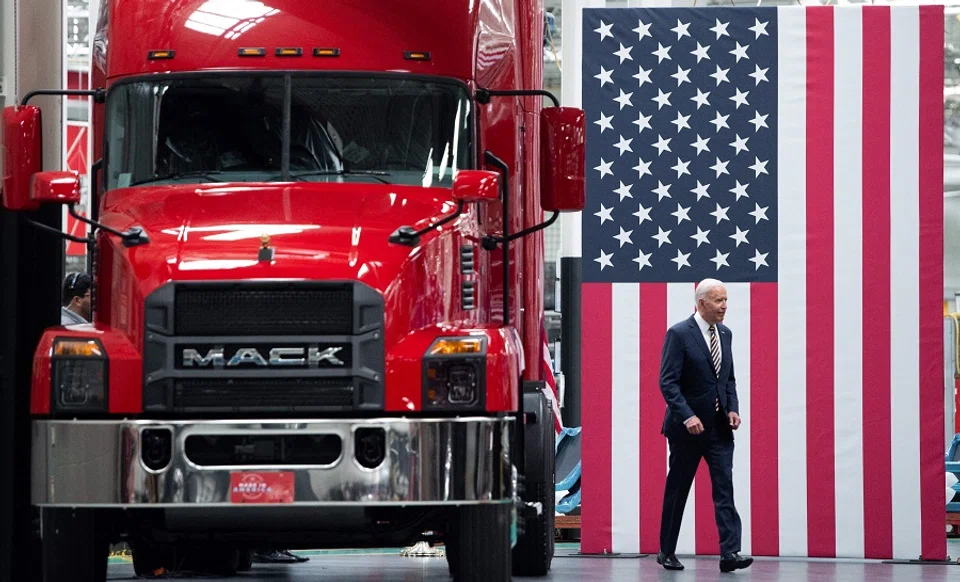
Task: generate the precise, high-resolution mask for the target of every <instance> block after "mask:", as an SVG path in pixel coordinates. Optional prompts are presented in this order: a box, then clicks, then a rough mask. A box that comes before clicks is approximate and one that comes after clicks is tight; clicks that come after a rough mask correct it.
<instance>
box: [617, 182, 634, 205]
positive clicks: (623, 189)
mask: <svg viewBox="0 0 960 582" xmlns="http://www.w3.org/2000/svg"><path fill="white" fill-rule="evenodd" d="M630 188H633V184H624V183H623V182H620V187H619V188H617V189H616V190H614V192H616V193H617V194H619V195H620V202H623V199H624V198H633V194H631V193H630Z"/></svg>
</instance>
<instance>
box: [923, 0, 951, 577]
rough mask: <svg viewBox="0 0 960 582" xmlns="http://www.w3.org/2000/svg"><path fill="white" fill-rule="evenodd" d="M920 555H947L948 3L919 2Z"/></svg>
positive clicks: (925, 556)
mask: <svg viewBox="0 0 960 582" xmlns="http://www.w3.org/2000/svg"><path fill="white" fill-rule="evenodd" d="M919 10H920V257H919V259H920V515H921V518H920V530H921V536H920V537H921V552H922V553H921V555H922V557H923V558H925V559H932V560H941V559H944V558H946V533H945V531H944V513H943V511H944V509H943V471H944V468H943V451H944V443H943V432H942V431H943V423H944V418H943V416H944V410H943V382H944V378H943V312H942V307H941V306H942V301H943V15H944V9H943V6H922V7H920V9H919Z"/></svg>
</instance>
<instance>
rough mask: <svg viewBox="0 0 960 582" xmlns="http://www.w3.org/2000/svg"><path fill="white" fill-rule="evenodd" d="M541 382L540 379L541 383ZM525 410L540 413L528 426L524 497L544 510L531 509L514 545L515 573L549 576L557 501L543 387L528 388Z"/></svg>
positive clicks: (551, 430)
mask: <svg viewBox="0 0 960 582" xmlns="http://www.w3.org/2000/svg"><path fill="white" fill-rule="evenodd" d="M538 384H539V383H538ZM524 410H525V411H527V412H535V413H536V419H537V420H536V423H534V424H527V425H526V426H525V427H524V435H523V440H524V445H523V446H524V452H523V454H524V463H523V465H524V466H523V471H522V479H521V482H522V483H523V487H522V489H521V491H520V499H521V500H522V501H524V502H528V503H539V504H540V508H541V511H540V514H539V515H537V514H536V513H535V510H533V509H527V510H525V511H523V512H522V515H523V516H525V519H524V523H523V527H522V530H523V533H522V535H520V536H519V538H518V539H517V544H516V546H514V548H513V574H514V575H515V576H546V575H547V573H548V572H549V571H550V566H551V565H552V564H553V552H554V546H555V544H556V533H555V532H556V530H555V522H556V502H555V497H554V494H553V490H554V484H555V483H556V476H555V468H554V465H555V461H556V459H555V456H554V448H555V446H556V445H555V443H556V436H555V430H554V426H553V423H554V420H553V408H551V406H550V403H549V402H548V401H547V398H546V396H544V394H543V393H542V392H541V391H540V390H536V392H533V391H530V392H527V391H525V392H524Z"/></svg>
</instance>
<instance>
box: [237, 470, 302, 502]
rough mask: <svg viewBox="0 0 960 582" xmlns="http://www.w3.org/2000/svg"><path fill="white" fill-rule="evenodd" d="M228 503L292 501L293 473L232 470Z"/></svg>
mask: <svg viewBox="0 0 960 582" xmlns="http://www.w3.org/2000/svg"><path fill="white" fill-rule="evenodd" d="M230 503H293V473H292V472H289V471H234V472H233V473H231V474H230Z"/></svg>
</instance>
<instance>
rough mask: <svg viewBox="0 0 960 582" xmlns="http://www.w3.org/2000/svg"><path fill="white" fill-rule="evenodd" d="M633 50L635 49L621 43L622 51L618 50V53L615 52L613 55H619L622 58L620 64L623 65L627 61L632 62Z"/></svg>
mask: <svg viewBox="0 0 960 582" xmlns="http://www.w3.org/2000/svg"><path fill="white" fill-rule="evenodd" d="M632 50H633V47H632V46H623V43H622V42H621V43H620V50H618V51H617V52H615V53H613V54H615V55H617V56H618V57H620V64H621V65H622V64H623V61H626V60H631V61H632V60H633V57H631V56H630V51H632Z"/></svg>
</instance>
